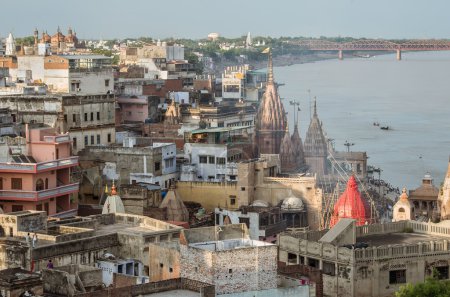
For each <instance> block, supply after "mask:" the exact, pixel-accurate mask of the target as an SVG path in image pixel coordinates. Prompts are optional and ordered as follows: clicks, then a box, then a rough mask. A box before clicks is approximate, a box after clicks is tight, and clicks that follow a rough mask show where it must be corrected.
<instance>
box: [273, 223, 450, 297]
mask: <svg viewBox="0 0 450 297" xmlns="http://www.w3.org/2000/svg"><path fill="white" fill-rule="evenodd" d="M449 234H450V228H449V227H448V224H446V223H441V224H433V223H420V222H416V221H400V222H395V223H384V224H373V225H364V226H356V224H355V221H354V220H352V219H342V220H341V221H339V222H338V224H336V225H335V226H334V227H333V228H332V229H330V230H328V229H325V230H322V231H314V232H307V233H293V232H286V233H283V234H281V235H280V236H279V260H280V261H281V262H285V263H287V264H303V265H307V266H310V267H314V268H319V269H321V270H322V272H323V284H324V285H323V288H324V295H325V296H358V297H366V296H381V297H383V296H392V295H393V294H394V292H396V291H398V290H399V288H400V286H402V285H405V284H415V283H419V282H423V281H424V280H425V279H426V277H429V276H431V275H432V274H433V271H434V270H435V271H437V272H438V275H439V278H440V279H449V255H450V251H449V248H448V240H449Z"/></svg>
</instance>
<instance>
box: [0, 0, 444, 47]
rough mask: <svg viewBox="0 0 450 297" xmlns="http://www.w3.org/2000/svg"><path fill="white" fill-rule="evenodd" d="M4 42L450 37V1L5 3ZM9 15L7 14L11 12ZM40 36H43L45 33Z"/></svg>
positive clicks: (0, 24)
mask: <svg viewBox="0 0 450 297" xmlns="http://www.w3.org/2000/svg"><path fill="white" fill-rule="evenodd" d="M0 11H1V13H0V36H3V37H4V36H6V35H7V34H8V32H10V31H11V32H13V34H14V35H15V36H17V37H21V36H28V35H32V32H33V29H34V28H35V27H37V28H38V29H39V31H40V33H41V31H42V29H44V30H47V31H48V33H49V34H54V33H55V31H56V28H57V27H58V25H59V26H60V27H61V29H62V30H63V33H64V34H65V33H66V32H67V28H68V27H69V26H72V28H74V29H75V30H76V31H77V35H78V37H80V38H95V39H101V38H103V39H110V38H114V37H117V38H124V37H140V36H150V37H153V38H166V37H178V38H179V37H187V38H204V37H206V35H207V34H208V33H210V32H218V33H220V34H221V35H222V36H225V37H238V36H242V35H246V34H247V32H249V31H250V32H251V33H252V36H256V35H263V36H312V37H318V36H321V35H323V36H352V37H368V38H389V39H392V38H450V18H449V17H448V14H449V13H450V1H449V0H371V1H366V0H276V1H275V0H274V1H268V0H221V1H216V0H163V1H154V0H63V1H53V0H39V1H31V0H22V1H21V2H20V4H19V2H17V1H2V3H1V4H0ZM5 12H8V13H5ZM40 33H39V34H40Z"/></svg>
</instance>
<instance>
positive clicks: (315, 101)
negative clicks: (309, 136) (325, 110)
mask: <svg viewBox="0 0 450 297" xmlns="http://www.w3.org/2000/svg"><path fill="white" fill-rule="evenodd" d="M313 115H315V116H317V97H315V96H314V113H313Z"/></svg>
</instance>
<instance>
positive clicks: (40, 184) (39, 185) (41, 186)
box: [36, 178, 44, 191]
mask: <svg viewBox="0 0 450 297" xmlns="http://www.w3.org/2000/svg"><path fill="white" fill-rule="evenodd" d="M42 190H44V181H43V180H42V179H41V178H40V179H38V180H37V181H36V191H42Z"/></svg>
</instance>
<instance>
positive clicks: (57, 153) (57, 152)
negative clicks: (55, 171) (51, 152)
mask: <svg viewBox="0 0 450 297" xmlns="http://www.w3.org/2000/svg"><path fill="white" fill-rule="evenodd" d="M55 152H56V154H55V155H56V160H58V159H59V149H58V148H57V149H55Z"/></svg>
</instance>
